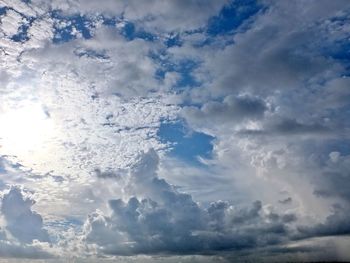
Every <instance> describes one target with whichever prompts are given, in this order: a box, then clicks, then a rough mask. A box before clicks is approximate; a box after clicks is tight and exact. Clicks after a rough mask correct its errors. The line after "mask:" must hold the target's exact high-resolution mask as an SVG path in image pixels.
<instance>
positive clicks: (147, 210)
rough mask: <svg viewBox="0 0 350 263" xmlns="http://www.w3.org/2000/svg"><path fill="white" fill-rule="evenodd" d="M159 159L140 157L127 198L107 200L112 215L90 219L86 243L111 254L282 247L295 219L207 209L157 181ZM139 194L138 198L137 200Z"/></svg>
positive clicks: (224, 206) (222, 205) (216, 206)
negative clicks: (271, 245)
mask: <svg viewBox="0 0 350 263" xmlns="http://www.w3.org/2000/svg"><path fill="white" fill-rule="evenodd" d="M158 162H159V159H158V156H157V154H156V153H155V152H154V151H153V150H151V151H149V152H147V153H144V154H141V155H140V156H139V159H138V162H137V163H135V164H134V165H133V167H132V168H131V169H130V171H129V175H128V176H129V179H128V183H127V186H126V189H127V192H128V194H129V196H130V195H131V196H132V197H130V198H128V199H127V200H126V201H123V200H122V199H112V200H109V207H110V210H111V214H110V215H104V213H102V212H100V211H96V212H95V213H93V214H91V215H90V216H89V218H88V219H87V221H86V222H85V225H84V233H85V238H84V240H85V242H86V243H87V244H90V245H97V248H98V252H99V253H102V254H110V255H135V254H193V253H194V254H212V253H216V252H215V251H223V250H241V249H247V248H253V247H256V246H266V245H269V244H276V243H279V242H282V241H283V240H285V239H286V238H287V236H286V234H287V233H288V231H289V230H288V225H287V224H289V223H290V222H293V221H294V220H295V217H293V216H292V215H278V214H273V213H271V212H266V213H265V212H264V211H262V204H261V202H260V201H256V202H254V203H253V205H252V207H251V208H235V207H233V206H231V205H229V203H226V202H223V201H217V202H213V203H212V204H211V205H210V206H209V207H208V208H203V207H202V206H200V205H199V204H198V203H196V202H195V201H193V199H192V197H191V195H188V194H184V193H180V192H178V191H177V190H176V188H175V187H174V186H172V185H170V184H168V183H167V182H166V181H165V180H164V179H160V178H158V176H157V169H158ZM135 195H138V196H139V197H136V196H135Z"/></svg>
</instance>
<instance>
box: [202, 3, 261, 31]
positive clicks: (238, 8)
mask: <svg viewBox="0 0 350 263" xmlns="http://www.w3.org/2000/svg"><path fill="white" fill-rule="evenodd" d="M262 8H263V6H262V5H261V4H259V3H258V2H257V1H256V0H236V1H234V2H231V3H230V4H228V5H226V6H225V7H224V8H223V9H222V10H221V11H220V13H219V15H218V16H215V17H212V18H211V19H210V20H209V23H208V29H207V33H208V34H209V35H210V36H217V35H223V34H227V33H231V32H232V31H233V30H235V29H237V28H238V27H240V26H241V25H242V24H243V23H244V22H245V21H247V19H249V18H250V17H252V16H253V15H255V14H257V13H258V12H259V11H260V10H261V9H262Z"/></svg>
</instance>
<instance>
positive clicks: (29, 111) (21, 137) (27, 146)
mask: <svg viewBox="0 0 350 263" xmlns="http://www.w3.org/2000/svg"><path fill="white" fill-rule="evenodd" d="M0 125H1V129H0V145H1V152H2V153H4V154H11V155H16V156H18V155H19V156H23V155H27V154H31V153H34V152H36V151H38V150H39V149H40V148H42V147H43V146H44V144H45V142H47V141H48V140H49V139H50V138H51V137H52V136H53V133H54V123H53V121H52V119H51V118H50V117H49V116H48V115H47V114H46V113H45V111H44V110H43V108H42V106H41V105H40V104H35V103H26V104H24V105H22V106H20V107H18V108H16V109H10V110H7V111H4V112H3V113H0Z"/></svg>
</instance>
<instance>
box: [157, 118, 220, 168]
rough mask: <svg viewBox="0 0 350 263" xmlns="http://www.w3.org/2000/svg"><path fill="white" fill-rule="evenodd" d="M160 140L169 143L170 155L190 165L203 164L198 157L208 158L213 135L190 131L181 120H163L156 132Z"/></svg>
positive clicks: (211, 149)
mask: <svg viewBox="0 0 350 263" xmlns="http://www.w3.org/2000/svg"><path fill="white" fill-rule="evenodd" d="M157 135H158V137H159V138H160V141H161V142H163V143H170V144H171V145H172V150H171V151H170V156H173V157H176V158H178V159H180V160H182V161H185V162H187V163H190V164H192V165H196V166H200V165H203V164H202V163H201V162H200V161H199V160H198V157H199V156H200V157H203V158H206V159H210V158H211V156H212V151H213V144H212V142H213V140H214V137H212V136H210V135H208V134H205V133H202V132H195V131H190V130H189V129H188V128H187V127H186V126H185V125H184V124H183V123H182V122H181V121H178V122H174V123H167V122H163V123H162V124H161V125H160V127H159V130H158V133H157Z"/></svg>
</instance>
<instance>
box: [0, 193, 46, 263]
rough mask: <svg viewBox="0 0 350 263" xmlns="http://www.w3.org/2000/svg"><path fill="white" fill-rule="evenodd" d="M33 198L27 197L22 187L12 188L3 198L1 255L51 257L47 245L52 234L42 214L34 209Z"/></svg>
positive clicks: (0, 230) (0, 232) (0, 235)
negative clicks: (46, 227)
mask: <svg viewBox="0 0 350 263" xmlns="http://www.w3.org/2000/svg"><path fill="white" fill-rule="evenodd" d="M33 204H34V201H33V200H32V199H30V198H26V197H24V194H23V192H22V190H21V189H20V188H18V187H11V189H10V190H9V191H8V192H5V193H4V194H3V196H2V200H1V210H0V211H1V213H0V215H1V216H2V217H3V218H4V223H3V224H2V225H1V227H0V252H1V253H0V254H1V256H2V257H18V258H50V257H52V255H51V253H49V252H47V251H46V250H47V246H46V244H47V243H49V242H50V238H49V234H48V232H47V230H46V229H45V228H44V226H43V219H42V217H41V215H40V214H38V213H36V212H34V211H33V210H32V206H33Z"/></svg>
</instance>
